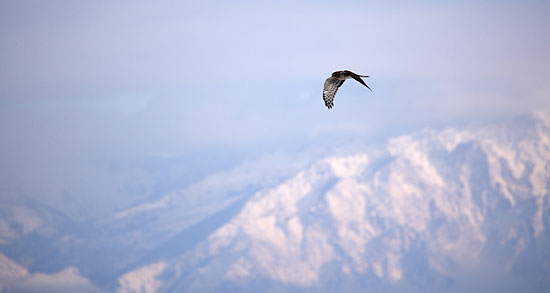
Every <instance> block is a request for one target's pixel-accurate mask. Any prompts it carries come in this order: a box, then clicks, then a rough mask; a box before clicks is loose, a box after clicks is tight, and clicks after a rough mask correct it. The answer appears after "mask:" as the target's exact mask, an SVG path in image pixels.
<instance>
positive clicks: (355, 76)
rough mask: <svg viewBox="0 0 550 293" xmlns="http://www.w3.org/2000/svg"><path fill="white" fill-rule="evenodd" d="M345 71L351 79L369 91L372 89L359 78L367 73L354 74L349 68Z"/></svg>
mask: <svg viewBox="0 0 550 293" xmlns="http://www.w3.org/2000/svg"><path fill="white" fill-rule="evenodd" d="M345 72H347V73H348V74H349V75H350V76H351V77H352V78H353V79H355V80H357V81H358V82H359V83H360V84H362V85H364V86H366V87H367V88H368V89H369V90H370V91H371V92H372V90H371V89H370V87H369V86H368V85H367V84H366V83H365V81H363V79H362V78H361V76H362V77H368V76H367V75H359V74H355V73H353V72H351V71H349V70H345Z"/></svg>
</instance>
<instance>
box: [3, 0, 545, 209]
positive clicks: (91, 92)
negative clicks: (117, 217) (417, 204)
mask: <svg viewBox="0 0 550 293" xmlns="http://www.w3.org/2000/svg"><path fill="white" fill-rule="evenodd" d="M549 14H550V3H549V2H548V1H462V2H460V3H458V2H453V1H423V2H415V3H414V4H413V3H410V2H406V1H402V2H401V1H386V2H384V3H382V4H380V3H379V2H378V1H344V2H337V3H335V2H332V1H330V2H329V1H322V2H320V1H303V2H294V1H267V2H254V1H250V2H249V1H238V2H235V1H231V2H229V1H193V2H185V1H161V2H154V3H153V2H149V1H117V2H111V1H100V2H96V1H94V2H82V1H77V2H75V1H2V3H1V4H0V42H1V44H2V50H1V51H0V136H1V137H2V138H3V139H2V140H1V141H0V162H1V164H2V166H3V167H2V170H0V180H1V181H0V182H2V183H3V184H4V186H5V187H4V188H5V189H7V190H9V192H12V193H22V194H26V195H28V196H31V197H32V196H36V194H42V195H44V194H51V195H52V197H60V196H61V197H63V196H62V195H63V194H65V196H68V197H69V198H73V197H75V198H80V197H81V198H92V197H95V196H97V194H98V193H100V194H117V192H119V191H120V190H121V189H125V188H129V187H128V186H127V184H129V183H128V182H134V183H133V184H134V185H132V186H133V188H136V189H137V190H139V192H137V193H139V194H141V196H137V195H136V197H137V198H138V199H134V200H139V199H141V198H145V197H148V196H152V193H154V192H155V190H156V191H157V192H158V190H159V189H162V188H159V187H158V185H161V183H158V181H159V180H160V181H162V180H166V182H164V181H162V182H163V183H162V184H165V183H166V184H168V183H170V182H172V181H177V180H179V179H182V178H188V179H187V180H190V181H192V180H193V178H195V177H193V174H195V176H199V175H196V173H199V174H200V173H201V172H203V173H208V172H210V170H213V169H220V168H226V167H227V166H228V165H231V164H234V163H235V162H236V161H239V160H244V159H246V158H248V157H250V156H263V155H266V154H272V153H280V152H282V153H292V152H307V151H308V150H312V149H319V148H323V147H332V146H335V145H341V144H344V143H348V142H350V141H353V142H356V141H360V142H371V141H377V140H381V139H383V138H385V137H388V136H391V135H395V134H400V133H404V132H407V131H410V130H414V129H417V128H420V127H442V126H447V125H453V123H465V122H466V123H469V122H475V121H478V120H483V119H492V118H498V117H502V116H511V115H516V114H520V113H523V112H529V111H532V110H534V109H538V108H541V107H546V108H548V105H549V104H550V102H549V99H550V86H549V76H550V57H549V55H550V54H549V53H548V52H550V19H549V18H548V15H549ZM339 69H350V70H353V71H356V72H357V73H361V74H368V75H371V78H369V79H368V80H367V83H368V84H369V85H370V87H371V88H372V89H373V92H370V91H366V90H365V89H364V88H363V87H362V86H361V85H360V84H358V83H354V82H349V81H348V82H347V83H346V84H345V85H344V86H343V87H342V88H341V89H340V91H339V93H338V95H337V97H336V100H335V107H334V108H333V109H332V110H327V109H326V108H325V107H324V105H323V102H322V99H321V95H322V85H323V82H324V79H325V78H327V77H328V76H329V75H330V73H331V72H332V71H334V70H339ZM151 160H152V161H154V162H157V161H162V160H168V161H170V162H172V163H170V164H183V165H186V168H187V169H186V170H185V171H170V170H173V169H174V167H173V166H172V165H170V164H168V165H170V166H171V167H162V168H160V167H159V168H160V169H161V171H158V172H161V173H162V172H167V173H170V172H175V173H177V174H176V175H173V178H172V179H170V180H167V179H165V178H164V177H166V176H168V175H166V176H161V175H158V174H157V175H155V176H157V177H155V176H153V175H151V174H150V172H149V171H147V170H149V169H147V168H149V167H146V166H149V165H150V164H153V165H154V164H155V163H147V162H151ZM178 160H180V161H178ZM135 164H137V165H139V166H140V167H139V168H135ZM148 164H149V165H148ZM144 166H145V167H144ZM152 168H153V167H152ZM106 170H109V172H112V173H111V174H109V175H106V174H105V173H106V172H105V171H106ZM117 170H118V171H117ZM128 170H132V171H128ZM117 172H118V173H117ZM148 172H149V173H148ZM170 174H172V173H170ZM83 178H84V179H83ZM140 178H141V179H140ZM159 178H163V179H159ZM155 180H157V181H155ZM171 180H172V181H171ZM136 181H139V182H141V183H140V184H138V185H137V186H136V184H135V182H136ZM182 184H183V183H182ZM126 192H129V191H126ZM60 194H61V195H60ZM74 194H78V196H76V195H74ZM45 198H49V197H47V196H46V197H45ZM128 204H129V202H127V201H125V200H121V202H120V203H119V204H118V207H120V206H124V205H128ZM115 206H117V205H115Z"/></svg>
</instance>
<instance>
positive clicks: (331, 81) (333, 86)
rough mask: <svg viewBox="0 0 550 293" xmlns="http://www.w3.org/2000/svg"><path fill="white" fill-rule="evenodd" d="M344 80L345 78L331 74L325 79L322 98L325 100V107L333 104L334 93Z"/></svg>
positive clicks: (330, 106)
mask: <svg viewBox="0 0 550 293" xmlns="http://www.w3.org/2000/svg"><path fill="white" fill-rule="evenodd" d="M344 81H345V80H340V79H338V78H335V77H332V76H331V77H329V78H327V80H325V87H324V90H323V100H324V101H325V106H327V108H329V109H330V108H332V107H333V106H334V95H336V92H337V91H338V88H339V87H340V86H341V85H342V84H343V83H344Z"/></svg>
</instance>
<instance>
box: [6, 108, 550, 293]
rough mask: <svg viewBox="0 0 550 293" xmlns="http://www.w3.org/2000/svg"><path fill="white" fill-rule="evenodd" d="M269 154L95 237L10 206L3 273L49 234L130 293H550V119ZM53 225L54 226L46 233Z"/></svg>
mask: <svg viewBox="0 0 550 293" xmlns="http://www.w3.org/2000/svg"><path fill="white" fill-rule="evenodd" d="M267 163H269V164H267ZM267 163H266V161H263V162H262V163H258V164H246V166H244V167H243V166H241V167H240V168H236V169H235V170H232V171H231V172H226V173H220V174H216V175H213V176H209V177H207V178H205V179H204V180H202V181H200V182H197V183H196V184H193V185H190V186H188V187H186V188H185V189H182V190H178V191H174V192H171V193H169V194H167V195H165V196H163V197H161V198H159V199H156V200H154V201H151V202H145V203H143V204H141V205H137V206H134V207H130V208H128V209H126V210H121V211H120V212H118V213H117V214H115V215H113V216H112V217H111V218H109V219H103V220H102V221H100V222H99V224H97V223H96V224H85V223H84V224H79V225H88V226H85V227H86V228H89V229H87V230H88V231H87V232H86V233H82V232H75V231H82V227H80V228H74V229H70V231H68V232H64V233H60V232H59V230H55V228H51V227H50V226H51V225H54V226H55V225H57V226H59V225H60V223H62V220H61V216H54V215H51V214H50V213H46V212H44V211H42V212H36V211H35V210H32V209H30V210H29V211H27V210H21V207H20V205H18V206H16V205H14V207H13V208H10V207H5V209H6V210H7V211H9V215H12V216H2V218H1V222H0V229H1V230H0V232H1V235H0V240H1V241H2V243H0V244H1V246H0V249H2V250H0V251H2V252H4V254H5V256H4V255H0V257H2V258H0V260H1V261H3V262H5V263H7V264H8V265H3V266H0V269H2V271H0V280H1V281H2V282H3V283H4V281H3V280H7V278H8V277H6V276H8V275H9V274H10V273H11V274H12V275H14V274H13V273H12V270H11V269H9V268H14V267H16V268H17V269H18V272H19V273H17V274H15V275H17V276H16V277H13V278H11V279H9V280H10V281H9V283H6V284H7V285H6V284H2V285H4V286H3V287H5V288H6V287H8V288H9V287H10V286H12V287H13V286H15V287H13V288H19V287H17V286H16V285H17V280H18V279H22V278H25V276H27V275H29V274H30V273H29V272H28V271H26V270H27V269H26V268H25V267H27V268H28V267H29V265H25V264H24V263H22V262H23V261H25V260H26V261H27V263H28V264H33V261H32V260H31V259H32V258H33V257H35V255H36V253H34V254H33V252H31V251H23V252H22V251H15V249H14V247H15V244H14V243H23V242H25V241H30V240H29V239H34V238H30V237H35V238H36V239H41V241H45V240H47V241H49V244H47V245H48V247H50V248H49V249H51V250H52V251H54V252H52V254H53V255H55V256H56V257H58V258H61V259H63V258H64V259H65V261H63V262H60V261H57V262H58V263H59V265H58V270H59V271H61V270H62V269H63V268H68V269H67V270H69V272H72V274H73V275H75V278H76V279H78V280H80V281H81V282H83V283H85V284H86V285H87V286H89V283H87V280H86V279H84V280H86V282H84V281H82V279H83V277H85V278H88V279H89V280H91V283H93V284H95V285H96V286H97V287H99V288H102V290H118V291H119V292H155V291H158V292H213V291H215V290H218V291H222V290H223V291H224V292H228V291H237V292H240V291H246V292H258V291H268V292H294V291H300V292H302V291H310V292H359V291H361V292H364V291H373V292H395V291H399V292H403V291H405V292H441V291H451V292H472V291H474V292H475V291H487V290H489V291H494V290H499V291H503V292H505V291H509V292H519V291H522V292H526V291H530V292H548V290H549V289H550V195H549V193H550V118H549V116H545V115H543V114H540V115H529V116H521V117H519V118H516V119H513V120H510V121H506V122H503V123H493V124H490V125H484V126H478V127H469V128H462V129H445V130H433V129H426V130H422V131H420V132H416V133H412V134H410V135H404V136H400V137H396V138H393V139H391V140H389V141H388V143H387V144H385V145H384V146H382V147H379V146H376V147H375V146H372V147H367V148H365V149H364V150H363V151H361V152H354V153H350V154H347V155H342V156H340V155H338V156H327V157H323V158H321V159H316V160H315V162H313V163H311V164H309V165H308V166H307V167H301V166H302V165H303V164H297V163H296V162H282V161H281V160H271V161H267ZM270 165H273V166H274V168H272V169H270V168H268V167H266V166H270ZM281 165H285V166H291V167H285V168H283V167H280V166H281ZM297 166H300V167H299V168H298V167H297ZM281 170H284V171H281ZM266 174H269V176H267V175H266ZM281 174H283V175H281ZM16 207H17V208H19V212H14V211H15V210H14V208H16ZM23 212H27V213H34V214H32V215H34V216H33V217H20V216H18V215H21V213H23ZM4 215H8V213H4ZM23 218H24V219H25V220H22V219H23ZM47 219H53V220H52V221H53V222H52V223H50V225H49V226H48V225H46V224H44V223H48V220H47ZM17 223H19V224H17ZM41 225H42V226H44V227H50V228H48V229H50V230H51V231H50V230H48V231H50V232H49V234H47V233H46V234H44V233H45V232H41V233H42V234H41V235H42V236H36V235H35V234H36V233H38V232H37V231H41V230H40V227H42V226H41ZM75 225H76V224H75ZM14 227H16V228H17V229H15V228H14ZM52 231H53V232H52ZM71 231H73V232H71ZM18 239H19V240H18ZM44 239H45V240H44ZM18 241H19V242H18ZM79 255H86V256H80V258H79ZM82 258H86V259H82ZM44 259H45V258H44V257H42V261H44ZM16 262H19V264H17V263H16ZM109 263H110V265H109ZM71 266H72V267H71ZM6 267H8V269H5V268H6ZM31 267H32V265H31ZM34 268H35V269H36V270H37V267H36V266H34ZM99 271H103V272H104V275H101V274H99V273H98V272H99ZM50 273H53V272H50ZM13 284H16V285H13Z"/></svg>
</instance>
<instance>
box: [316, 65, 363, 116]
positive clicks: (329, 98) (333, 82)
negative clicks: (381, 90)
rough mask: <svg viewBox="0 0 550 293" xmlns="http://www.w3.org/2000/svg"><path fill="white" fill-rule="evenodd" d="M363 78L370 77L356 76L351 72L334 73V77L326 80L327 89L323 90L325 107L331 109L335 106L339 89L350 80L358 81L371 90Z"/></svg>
mask: <svg viewBox="0 0 550 293" xmlns="http://www.w3.org/2000/svg"><path fill="white" fill-rule="evenodd" d="M361 77H369V76H368V75H359V74H355V73H353V72H351V71H349V70H342V71H335V72H333V73H332V76H331V77H329V78H327V80H325V88H324V90H323V100H324V101H325V106H327V108H329V109H330V108H332V107H333V106H334V95H336V92H337V91H338V88H339V87H340V86H341V85H342V84H343V83H344V81H346V79H348V78H353V79H355V80H357V81H358V82H359V83H361V84H362V85H364V86H366V87H367V88H368V89H369V90H371V89H370V87H369V86H368V85H367V84H366V83H365V82H364V81H363V80H362V79H361ZM371 91H372V90H371Z"/></svg>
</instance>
